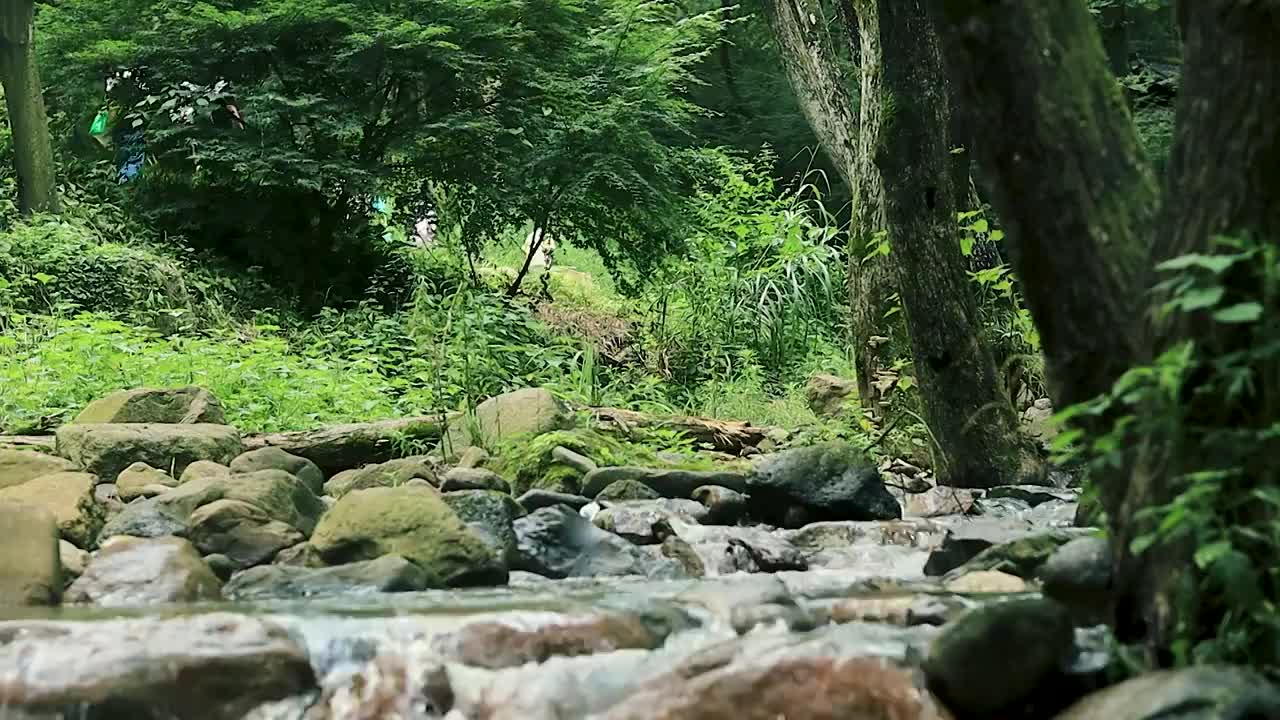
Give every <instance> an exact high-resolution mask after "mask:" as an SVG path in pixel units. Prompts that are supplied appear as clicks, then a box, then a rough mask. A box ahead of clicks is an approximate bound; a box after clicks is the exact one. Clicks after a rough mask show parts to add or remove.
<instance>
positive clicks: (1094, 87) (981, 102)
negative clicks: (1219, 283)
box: [931, 0, 1280, 651]
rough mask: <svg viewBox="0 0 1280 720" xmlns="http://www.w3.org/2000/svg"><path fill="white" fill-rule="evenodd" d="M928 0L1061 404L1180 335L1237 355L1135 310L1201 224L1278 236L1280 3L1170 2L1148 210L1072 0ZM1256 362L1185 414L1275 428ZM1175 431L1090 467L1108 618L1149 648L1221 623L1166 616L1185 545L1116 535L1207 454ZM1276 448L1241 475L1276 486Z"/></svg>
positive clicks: (1109, 90)
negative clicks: (1109, 576)
mask: <svg viewBox="0 0 1280 720" xmlns="http://www.w3.org/2000/svg"><path fill="white" fill-rule="evenodd" d="M931 2H932V4H933V7H934V9H935V11H936V13H937V14H936V19H937V20H938V22H939V24H940V25H939V26H940V27H941V28H942V33H943V35H944V37H945V42H944V47H945V49H946V55H947V59H948V64H949V67H950V70H951V71H952V73H953V76H954V77H955V78H956V79H957V80H958V82H960V83H961V87H962V92H963V94H964V97H965V106H966V108H968V110H969V111H970V114H971V117H974V118H976V119H977V121H976V122H975V123H974V124H973V127H974V128H980V132H981V133H982V139H980V141H979V150H980V152H979V153H978V158H979V160H980V161H981V162H982V163H983V165H984V168H985V170H986V175H987V177H988V179H989V180H990V181H991V185H992V191H993V200H994V201H995V204H996V206H997V209H998V210H999V211H1000V213H1001V216H1002V218H1003V219H1004V220H1005V222H1006V226H1007V228H1008V242H1009V245H1010V249H1011V250H1012V251H1013V260H1014V266H1015V269H1016V271H1017V272H1018V274H1019V275H1020V277H1021V278H1022V281H1023V285H1024V287H1025V288H1026V292H1027V296H1028V302H1029V305H1030V306H1031V310H1032V312H1033V315H1034V316H1035V320H1036V323H1037V325H1038V326H1039V327H1040V329H1041V334H1042V337H1043V338H1044V340H1045V346H1046V354H1047V357H1048V361H1049V366H1050V371H1051V373H1052V378H1051V379H1052V380H1053V381H1054V389H1055V399H1056V400H1057V401H1058V403H1059V406H1060V407H1061V406H1065V405H1067V404H1071V403H1074V402H1077V401H1080V400H1086V399H1089V398H1090V397H1093V396H1095V395H1097V394H1099V393H1101V392H1103V391H1105V390H1106V389H1107V388H1108V387H1109V385H1110V384H1111V382H1112V381H1113V380H1115V379H1116V378H1117V377H1118V376H1119V374H1120V373H1122V372H1123V371H1124V370H1125V369H1126V368H1127V367H1129V366H1131V365H1133V364H1135V363H1140V362H1144V361H1146V360H1149V359H1150V358H1151V357H1153V356H1154V355H1155V354H1156V353H1158V352H1160V351H1162V350H1164V349H1166V348H1169V347H1171V346H1172V345H1173V344H1175V343H1178V342H1180V341H1184V340H1194V341H1195V343H1196V345H1197V348H1198V350H1199V353H1200V354H1199V358H1200V359H1201V362H1202V363H1205V364H1208V363H1212V362H1213V360H1214V359H1215V358H1219V357H1222V356H1224V355H1227V354H1230V353H1232V352H1234V351H1237V350H1241V349H1245V348H1246V343H1247V342H1248V334H1247V333H1240V332H1238V331H1234V330H1231V329H1226V330H1224V329H1223V327H1222V326H1220V325H1215V324H1212V323H1210V322H1208V320H1207V319H1206V318H1203V317H1196V316H1192V317H1190V318H1186V317H1185V316H1183V317H1182V318H1180V319H1177V320H1173V321H1163V320H1160V321H1155V322H1150V321H1151V320H1152V319H1153V318H1152V314H1151V313H1150V312H1149V311H1150V310H1151V308H1152V303H1153V302H1155V303H1158V302H1160V300H1161V299H1160V298H1158V297H1156V298H1152V297H1151V296H1150V295H1148V293H1147V290H1148V288H1150V287H1151V284H1152V278H1151V277H1150V274H1151V272H1152V268H1153V267H1154V266H1155V265H1156V264H1157V263H1158V262H1159V261H1161V260H1164V259H1168V258H1172V257H1177V256H1179V255H1183V254H1186V253H1191V252H1212V250H1213V248H1212V242H1213V239H1214V238H1215V236H1219V235H1226V236H1233V237H1242V236H1250V237H1252V238H1254V239H1255V240H1260V241H1264V242H1268V243H1276V242H1277V241H1278V240H1280V202H1278V201H1277V200H1280V199H1278V198H1276V197H1275V194H1276V192H1277V188H1278V187H1280V185H1278V184H1277V177H1276V175H1277V168H1280V137H1277V136H1276V134H1275V132H1274V128H1273V124H1274V118H1275V117H1276V116H1277V112H1280V45H1277V44H1276V43H1275V41H1274V39H1275V38H1276V37H1277V36H1280V2H1277V1H1276V0H1265V1H1251V0H1195V1H1194V2H1182V3H1179V6H1178V7H1179V22H1180V26H1181V30H1182V34H1183V40H1184V51H1185V58H1184V65H1183V67H1184V74H1183V79H1182V89H1181V94H1180V97H1179V101H1178V109H1177V119H1176V125H1177V129H1176V133H1175V139H1174V148H1173V154H1172V157H1171V159H1170V162H1169V166H1168V168H1167V172H1166V187H1165V193H1164V195H1163V197H1164V198H1165V199H1166V203H1165V205H1164V207H1163V208H1160V207H1159V203H1158V200H1159V197H1160V196H1158V195H1157V193H1156V191H1155V189H1154V183H1153V181H1152V180H1151V177H1150V171H1149V169H1148V168H1147V164H1146V163H1145V161H1144V158H1143V157H1142V155H1141V153H1140V152H1139V150H1138V146H1137V142H1136V139H1135V133H1134V130H1133V125H1132V123H1131V121H1130V118H1129V117H1128V112H1127V110H1126V108H1125V106H1124V104H1123V101H1122V100H1121V99H1120V94H1119V92H1118V90H1117V89H1116V84H1115V80H1114V78H1113V77H1112V75H1111V73H1110V72H1108V70H1107V67H1106V55H1105V54H1104V52H1103V48H1102V44H1101V42H1100V40H1099V39H1098V36H1097V31H1096V29H1095V28H1094V27H1093V26H1092V23H1091V22H1090V18H1089V17H1088V14H1087V10H1086V8H1085V5H1084V2H1083V1H1082V0H1081V1H1078V2H1044V3H1040V2H1036V3H1032V2H1017V1H1015V0H1006V1H1004V2H978V1H977V0H931ZM986 139H990V140H993V142H990V143H988V142H985V140H986ZM1227 282H1228V285H1229V289H1230V291H1232V292H1233V293H1239V294H1240V295H1241V296H1243V297H1259V296H1260V294H1259V292H1258V290H1259V288H1253V287H1242V286H1240V284H1239V283H1240V281H1239V280H1233V279H1231V278H1228V280H1227ZM1249 282H1252V281H1251V280H1250V281H1249ZM1274 310H1275V309H1274V308H1269V309H1268V311H1271V312H1273V311H1274ZM1142 320H1145V321H1147V322H1141V321H1142ZM1203 369H1204V370H1206V371H1207V370H1208V368H1207V367H1206V368H1203ZM1253 370H1254V371H1255V373H1254V377H1256V378H1257V379H1258V383H1257V389H1256V390H1255V392H1254V393H1252V394H1244V395H1243V396H1241V397H1238V398H1225V397H1223V398H1207V399H1205V398H1192V399H1191V402H1192V403H1193V405H1192V406H1189V407H1187V408H1184V409H1183V410H1184V412H1185V413H1187V414H1188V417H1194V418H1195V424H1196V425H1197V426H1200V427H1207V428H1213V431H1214V432H1218V433H1220V432H1221V431H1222V430H1224V429H1250V428H1253V429H1258V428H1261V427H1265V426H1267V423H1274V421H1275V418H1276V415H1277V414H1280V411H1277V410H1276V408H1277V407H1280V405H1278V404H1277V395H1278V394H1280V389H1278V388H1277V387H1276V386H1277V385H1278V384H1280V383H1277V382H1276V380H1275V378H1276V377H1277V376H1278V373H1280V370H1278V369H1276V368H1253ZM1189 440H1190V441H1189V442H1187V443H1185V444H1186V445H1187V446H1191V447H1177V446H1175V447H1144V448H1129V449H1128V450H1129V453H1128V455H1127V458H1126V461H1125V463H1124V465H1123V466H1122V467H1121V468H1120V469H1119V470H1118V471H1117V472H1116V473H1115V474H1114V475H1113V476H1111V477H1109V478H1105V479H1102V478H1100V479H1099V480H1100V485H1099V488H1100V489H1101V491H1102V492H1101V495H1100V497H1101V500H1102V503H1103V506H1104V508H1105V509H1106V511H1107V513H1108V517H1109V521H1110V531H1111V541H1112V549H1113V553H1114V555H1115V558H1114V559H1115V579H1116V583H1117V587H1116V588H1115V592H1116V595H1117V596H1118V597H1117V600H1118V605H1119V615H1120V617H1119V618H1118V619H1119V620H1120V621H1121V622H1122V623H1135V624H1136V627H1134V626H1132V625H1131V626H1130V627H1129V628H1127V629H1129V630H1137V631H1140V632H1142V633H1145V635H1146V638H1147V640H1148V643H1149V646H1150V647H1151V648H1152V649H1153V650H1157V651H1158V650H1161V649H1165V650H1167V649H1168V648H1169V646H1170V641H1171V639H1172V631H1173V630H1174V629H1175V627H1176V624H1177V623H1178V622H1183V623H1186V626H1187V627H1189V628H1194V629H1198V630H1201V631H1204V632H1208V633H1212V632H1214V631H1215V630H1216V621H1217V620H1218V619H1220V617H1215V616H1214V615H1213V614H1212V611H1206V609H1205V608H1204V607H1197V608H1190V609H1184V612H1187V613H1188V614H1184V615H1182V616H1181V617H1175V616H1174V613H1175V610H1176V608H1175V605H1174V603H1173V597H1174V594H1175V593H1174V590H1175V586H1176V585H1177V584H1178V583H1179V582H1180V581H1182V580H1184V579H1188V574H1194V573H1195V572H1197V571H1196V569H1195V565H1194V564H1193V563H1192V562H1190V557H1189V553H1190V551H1191V548H1189V547H1187V546H1186V545H1185V544H1181V543H1177V544H1166V545H1161V546H1157V547H1155V548H1153V549H1152V550H1149V551H1148V552H1147V553H1145V554H1144V555H1143V556H1142V557H1141V558H1135V557H1133V556H1132V554H1131V553H1130V541H1131V540H1133V539H1134V538H1135V537H1137V536H1139V535H1142V534H1144V532H1145V531H1146V530H1147V529H1148V528H1146V527H1144V526H1143V525H1142V523H1140V521H1139V519H1138V517H1137V514H1138V512H1139V511H1140V510H1142V509H1145V508H1150V507H1154V506H1159V505H1162V504H1164V503H1167V502H1168V501H1169V500H1170V499H1171V498H1172V497H1173V496H1174V494H1175V493H1177V492H1178V491H1179V488H1178V487H1177V486H1176V485H1175V484H1174V483H1173V482H1172V479H1173V478H1176V477H1177V476H1178V475H1180V474H1182V473H1185V472H1187V471H1191V470H1203V469H1213V468H1215V467H1217V465H1218V464H1220V463H1221V462H1222V459H1220V458H1207V457H1199V456H1197V454H1196V453H1197V450H1196V447H1195V446H1198V443H1196V442H1195V440H1196V438H1189ZM1273 455H1274V453H1271V452H1268V451H1267V450H1266V449H1261V448H1260V449H1259V452H1258V453H1257V457H1256V458H1255V459H1254V460H1252V461H1248V467H1246V468H1245V471H1246V472H1245V475H1246V476H1247V478H1248V480H1249V481H1250V482H1253V483H1257V484H1259V485H1262V484H1265V483H1274V482H1275V481H1276V480H1277V478H1276V471H1275V469H1274V462H1273V461H1271V460H1270V457H1271V456H1273ZM1254 559H1255V561H1262V564H1261V565H1260V566H1265V562H1266V561H1268V560H1271V559H1270V558H1254ZM1192 579H1193V578H1192ZM1271 600H1273V601H1274V600H1275V598H1271ZM1218 612H1220V608H1219V609H1218ZM1123 629H1124V628H1122V632H1123Z"/></svg>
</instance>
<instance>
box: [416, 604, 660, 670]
mask: <svg viewBox="0 0 1280 720" xmlns="http://www.w3.org/2000/svg"><path fill="white" fill-rule="evenodd" d="M665 639H666V636H665V635H664V634H660V633H656V632H654V631H653V630H651V629H650V628H649V627H647V626H646V625H645V624H644V623H643V622H641V620H640V619H639V618H638V617H636V616H634V615H623V614H611V615H592V616H587V617H561V618H558V619H556V620H553V621H551V622H547V623H544V624H540V625H537V626H534V627H530V626H528V624H527V623H526V624H519V625H517V624H511V623H507V622H503V621H501V620H495V621H492V622H476V623H471V624H470V625H467V626H465V627H463V628H462V629H460V630H458V631H457V632H455V633H452V634H450V635H446V636H443V637H441V638H440V639H439V640H437V649H439V650H440V651H441V652H443V653H444V654H446V655H447V656H449V657H451V658H454V659H456V660H457V661H458V662H461V663H464V664H466V665H473V666H477V667H483V668H489V669H493V670H496V669H500V668H508V667H516V666H519V665H524V664H525V663H530V662H534V663H541V662H545V661H546V660H548V659H549V658H551V657H555V656H573V655H590V654H593V653H601V652H610V651H613V650H621V649H624V648H639V649H644V650H651V649H653V648H656V647H659V646H660V645H662V643H663V641H664V640H665Z"/></svg>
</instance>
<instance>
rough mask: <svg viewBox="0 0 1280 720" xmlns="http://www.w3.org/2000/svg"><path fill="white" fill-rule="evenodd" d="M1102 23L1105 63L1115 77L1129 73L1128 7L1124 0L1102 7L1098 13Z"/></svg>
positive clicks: (1116, 0)
mask: <svg viewBox="0 0 1280 720" xmlns="http://www.w3.org/2000/svg"><path fill="white" fill-rule="evenodd" d="M1098 20H1099V22H1100V23H1101V24H1102V44H1103V47H1105V48H1106V51H1107V64H1108V65H1109V66H1110V67H1111V72H1112V73H1114V74H1115V75H1116V77H1124V76H1125V75H1128V74H1129V8H1128V3H1127V2H1126V1H1125V0H1115V2H1114V3H1113V4H1111V5H1108V6H1107V7H1105V8H1103V9H1102V10H1101V11H1100V13H1099V18H1098Z"/></svg>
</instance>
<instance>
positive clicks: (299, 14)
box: [40, 0, 720, 302]
mask: <svg viewBox="0 0 1280 720" xmlns="http://www.w3.org/2000/svg"><path fill="white" fill-rule="evenodd" d="M719 25H720V21H719V18H718V13H695V14H688V13H685V12H683V11H682V10H681V9H680V6H679V5H678V4H677V3H675V2H671V1H669V0H539V1H538V2H524V1H523V0H485V1H484V2H474V1H472V0H431V1H430V2H408V1H407V0H396V1H395V2H389V3H388V2H382V1H381V0H379V1H377V2H375V1H373V0H348V1H347V2H336V3H335V2H321V1H319V0H251V1H250V2H238V3H229V2H199V3H193V2H190V0H163V1H161V2H151V1H146V2H144V1H143V0H69V1H68V2H64V3H58V4H57V5H54V6H49V7H48V8H47V9H46V10H45V11H44V12H42V13H41V18H40V32H41V34H42V38H43V39H42V43H41V48H42V51H43V52H44V53H45V55H46V58H48V59H49V61H48V62H46V68H47V69H48V72H47V78H46V79H47V81H48V83H49V84H50V85H51V86H52V87H54V88H56V92H55V93H54V94H53V98H52V100H53V104H54V107H55V109H58V110H60V111H62V112H64V113H66V114H67V116H68V117H73V118H80V119H83V118H86V117H90V116H92V115H93V114H94V113H95V112H96V111H97V110H98V109H99V108H100V107H102V106H103V105H104V104H105V105H107V106H108V107H110V108H111V109H112V113H113V118H114V127H115V128H116V129H117V133H118V132H120V131H127V130H131V129H134V128H139V129H143V130H145V133H146V142H147V153H148V156H149V158H150V159H151V163H150V164H149V165H148V167H147V169H146V173H145V179H144V180H143V181H142V182H141V183H140V184H139V186H138V187H139V193H140V195H139V197H140V199H141V200H143V201H144V203H145V205H146V207H148V208H149V209H150V211H151V212H152V213H153V214H154V216H155V217H156V218H157V219H158V220H160V221H162V222H163V223H164V225H165V226H166V227H167V228H169V229H170V230H172V231H175V232H179V233H181V234H183V235H185V236H187V237H188V238H189V240H190V241H192V242H194V243H197V244H199V245H201V246H207V247H214V248H217V249H219V250H220V251H222V252H224V253H226V254H228V255H230V256H232V257H234V258H236V259H237V260H239V261H241V262H243V263H244V264H246V265H260V266H264V267H266V268H267V269H268V270H269V271H270V272H271V273H272V274H273V276H275V277H278V278H281V279H284V280H286V281H289V282H290V283H292V284H293V285H295V286H297V287H299V289H303V290H308V291H310V292H311V293H313V294H314V295H315V296H319V297H318V298H317V300H320V299H323V300H327V301H329V302H332V301H333V300H334V299H335V298H337V299H343V298H350V297H353V296H358V295H359V294H360V292H362V291H363V290H364V289H365V281H366V280H367V278H368V277H369V276H370V275H372V274H374V273H375V272H377V271H378V270H379V269H380V268H382V267H384V266H386V265H388V264H392V265H395V262H394V261H395V254H394V252H393V246H391V245H389V244H388V243H385V242H384V241H383V235H382V234H381V233H380V232H379V231H378V229H377V228H376V227H375V226H374V223H373V222H372V219H371V214H372V213H371V209H370V208H371V203H372V201H373V200H374V198H375V197H379V196H386V197H397V198H399V199H400V200H401V201H402V202H401V203H399V210H398V213H399V215H398V216H397V217H396V222H397V223H400V224H402V225H405V224H411V223H412V222H414V221H416V220H417V219H418V218H419V217H421V216H422V215H421V213H422V212H423V211H424V210H425V209H426V208H428V207H431V206H434V205H435V204H436V199H435V198H433V197H432V192H431V186H432V183H435V182H445V183H449V184H451V185H453V186H456V187H458V188H460V189H461V191H462V192H465V193H468V194H470V196H471V197H472V199H473V200H474V203H475V208H474V210H475V211H474V212H472V213H470V214H469V215H468V218H467V225H466V228H465V229H466V235H467V238H468V242H467V249H468V251H471V252H474V250H475V248H476V247H478V245H479V244H480V243H481V242H483V241H484V240H486V239H492V238H493V237H495V236H496V235H497V234H498V233H499V232H500V231H501V230H502V229H503V228H504V227H506V226H507V225H510V224H518V223H521V222H524V221H525V220H526V219H528V218H533V219H535V220H536V221H537V222H539V224H542V225H548V224H549V225H550V226H551V227H553V228H555V229H556V230H557V231H562V232H563V234H565V235H566V236H569V237H575V238H579V239H580V240H581V241H582V242H584V243H588V244H590V245H592V246H593V247H596V248H597V249H599V250H600V251H601V254H602V255H603V256H604V257H605V259H606V261H608V262H610V263H611V265H612V264H613V261H614V259H615V257H617V256H618V254H619V253H621V254H622V256H624V257H625V258H626V259H628V260H629V261H632V262H635V263H638V264H640V265H641V266H646V267H647V266H649V265H652V264H653V263H654V262H655V261H656V259H657V258H659V257H661V256H662V255H663V254H664V253H665V252H667V250H668V246H669V243H670V240H671V238H673V237H676V234H675V233H672V232H671V223H672V222H673V221H674V220H675V219H677V218H679V217H680V214H679V213H676V212H673V209H674V208H675V207H677V206H678V205H679V203H680V198H681V196H682V192H681V189H682V188H683V187H684V185H685V183H686V182H687V173H686V171H685V169H684V168H685V165H686V164H687V161H686V159H685V154H684V153H683V152H681V151H680V150H679V147H678V146H676V145H673V142H675V141H676V140H679V139H680V137H681V134H682V133H683V132H684V130H685V129H686V127H687V126H688V123H689V122H690V121H691V119H692V118H693V117H694V116H695V115H696V114H697V113H698V109H697V108H696V106H694V105H693V104H692V103H690V102H689V101H688V100H687V99H686V98H685V90H686V89H687V87H688V86H689V85H691V84H692V83H693V82H695V78H694V77H693V67H694V66H695V65H696V64H697V63H698V62H699V60H700V59H701V58H702V57H703V55H704V54H705V52H706V49H707V48H708V47H709V44H710V42H712V41H713V40H714V36H715V34H716V33H717V32H718V28H719ZM118 70H128V71H129V76H128V78H123V75H121V76H120V77H121V78H122V82H121V83H120V84H119V85H118V86H117V87H116V88H115V89H114V90H113V91H112V92H111V94H110V95H109V96H108V97H105V98H104V97H103V95H102V92H103V91H102V83H103V78H104V75H106V74H109V73H112V72H115V71H118ZM76 122H79V121H78V120H77V121H76ZM116 139H117V140H119V138H118V137H117V138H116ZM398 272H399V275H398V277H399V280H400V281H401V282H391V283H388V284H387V285H386V288H387V289H389V290H393V291H394V290H395V289H396V288H398V287H400V286H403V285H410V284H411V282H410V281H409V278H408V275H407V272H406V269H405V268H404V267H403V266H399V270H398ZM401 299H403V298H402V297H400V296H395V295H393V296H392V297H390V298H387V300H389V301H391V302H396V301H398V300H401Z"/></svg>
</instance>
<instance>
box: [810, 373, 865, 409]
mask: <svg viewBox="0 0 1280 720" xmlns="http://www.w3.org/2000/svg"><path fill="white" fill-rule="evenodd" d="M857 392H858V384H857V383H856V382H854V381H853V380H846V379H844V378H841V377H836V376H835V375H823V374H818V375H814V376H813V377H811V378H809V383H808V384H807V385H805V388H804V395H805V399H806V400H807V401H808V402H809V409H810V410H812V411H813V412H814V413H815V414H817V415H824V416H827V417H835V416H836V415H839V414H840V411H841V410H843V409H844V407H845V405H846V403H847V402H848V399H849V396H850V395H855V396H856V394H857Z"/></svg>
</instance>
